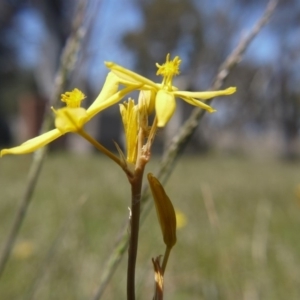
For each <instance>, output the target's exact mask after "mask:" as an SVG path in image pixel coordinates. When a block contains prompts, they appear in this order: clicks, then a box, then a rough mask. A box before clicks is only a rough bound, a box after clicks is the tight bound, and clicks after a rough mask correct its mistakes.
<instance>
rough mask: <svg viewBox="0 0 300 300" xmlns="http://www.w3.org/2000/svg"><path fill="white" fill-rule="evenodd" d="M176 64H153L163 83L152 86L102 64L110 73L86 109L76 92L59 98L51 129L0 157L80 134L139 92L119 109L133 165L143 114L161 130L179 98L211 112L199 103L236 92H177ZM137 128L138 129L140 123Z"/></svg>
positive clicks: (111, 64) (118, 69)
mask: <svg viewBox="0 0 300 300" xmlns="http://www.w3.org/2000/svg"><path fill="white" fill-rule="evenodd" d="M180 63H181V60H180V58H179V57H178V56H176V57H175V58H174V59H173V60H170V55H169V54H168V55H167V58H166V62H165V63H164V64H162V65H159V64H156V66H157V68H158V70H157V73H156V75H161V76H162V77H163V80H162V82H161V83H155V82H153V81H151V80H149V79H147V78H145V77H143V76H141V75H139V74H137V73H135V72H133V71H130V70H128V69H126V68H123V67H121V66H119V65H117V64H115V63H113V62H106V63H105V64H106V66H107V67H108V68H109V69H110V72H109V73H108V75H107V77H106V81H105V83H104V85H103V88H102V90H101V92H100V93H99V95H98V97H97V98H96V99H95V101H94V102H93V103H92V105H91V106H90V107H89V108H87V109H85V108H83V107H81V102H82V100H84V98H85V95H84V94H83V93H82V92H81V91H80V90H78V89H76V88H75V89H74V90H73V91H71V92H66V93H64V94H62V95H61V101H62V102H64V103H66V107H64V108H60V109H54V108H53V107H52V110H53V112H54V115H55V127H56V128H55V129H53V130H50V131H48V132H46V133H44V134H42V135H40V136H38V137H35V138H33V139H30V140H28V141H27V142H25V143H23V144H21V145H20V146H18V147H14V148H10V149H3V150H2V151H1V153H0V155H1V156H3V155H6V154H25V153H30V152H33V151H35V150H37V149H38V148H40V147H43V146H45V145H47V144H48V143H50V142H52V141H53V140H55V139H57V138H59V137H60V136H62V135H64V134H66V133H69V132H73V133H79V134H80V133H81V132H82V131H83V126H84V125H85V124H86V123H87V122H88V121H89V120H90V119H91V118H93V117H94V116H95V115H96V114H98V113H99V112H101V111H102V110H104V109H106V108H108V107H110V106H112V105H114V104H116V103H118V102H119V101H120V100H121V99H122V98H124V97H125V96H126V95H127V94H128V93H130V92H132V91H134V90H139V91H140V98H139V103H138V104H137V105H135V104H134V101H133V100H129V101H128V103H124V104H121V105H120V112H121V116H122V121H123V124H124V129H125V137H126V146H127V161H128V162H130V163H134V162H135V160H136V156H137V148H136V145H137V133H138V126H139V122H140V121H141V118H145V112H146V114H147V116H148V115H150V114H151V113H152V112H153V111H154V110H155V114H156V120H157V123H156V125H157V127H164V126H165V125H166V124H167V123H168V121H169V120H170V118H171V117H172V115H173V114H174V111H175V109H176V101H175V99H176V98H180V99H182V100H184V101H185V102H187V103H189V104H191V105H193V106H197V107H200V108H202V109H205V110H207V111H208V112H214V111H215V110H214V109H213V108H212V107H211V106H209V105H207V104H205V103H203V102H202V101H200V100H207V99H211V98H214V97H216V96H223V95H230V94H232V93H234V92H235V91H236V88H234V87H230V88H227V89H225V90H220V91H206V92H189V91H180V90H178V88H177V87H175V86H173V77H174V76H176V75H178V74H179V73H180V70H179V67H180ZM120 85H123V86H125V88H123V89H119V87H120ZM140 99H142V100H140ZM142 112H143V113H142ZM140 125H141V126H142V123H141V124H140Z"/></svg>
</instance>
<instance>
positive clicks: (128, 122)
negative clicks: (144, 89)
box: [120, 99, 138, 164]
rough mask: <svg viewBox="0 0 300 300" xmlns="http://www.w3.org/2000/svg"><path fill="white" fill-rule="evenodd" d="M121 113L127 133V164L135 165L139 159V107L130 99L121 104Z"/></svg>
mask: <svg viewBox="0 0 300 300" xmlns="http://www.w3.org/2000/svg"><path fill="white" fill-rule="evenodd" d="M120 113H121V117H122V122H123V125H124V131H125V139H126V150H127V162H129V163H133V164H134V163H135V162H136V157H137V136H138V106H137V105H134V100H132V99H129V100H128V102H124V103H123V104H120Z"/></svg>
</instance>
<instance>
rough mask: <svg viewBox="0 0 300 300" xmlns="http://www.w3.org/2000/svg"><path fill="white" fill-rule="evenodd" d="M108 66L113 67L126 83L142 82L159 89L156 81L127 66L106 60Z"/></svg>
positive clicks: (113, 70)
mask: <svg viewBox="0 0 300 300" xmlns="http://www.w3.org/2000/svg"><path fill="white" fill-rule="evenodd" d="M105 65H106V67H107V68H109V69H111V70H112V72H114V73H115V74H116V75H117V76H118V77H119V78H120V80H121V82H122V81H123V82H122V83H123V84H125V85H129V84H142V85H146V86H148V88H150V87H151V88H152V89H154V90H158V88H157V85H156V83H155V82H153V81H151V80H149V79H147V78H146V77H143V76H141V75H139V74H137V73H135V72H132V71H130V70H128V69H126V68H123V67H121V66H119V65H117V64H115V63H113V62H105Z"/></svg>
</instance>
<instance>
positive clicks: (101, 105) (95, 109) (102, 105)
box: [86, 86, 136, 120]
mask: <svg viewBox="0 0 300 300" xmlns="http://www.w3.org/2000/svg"><path fill="white" fill-rule="evenodd" d="M135 89H136V86H134V87H133V86H130V87H127V88H125V89H123V90H121V91H118V92H116V93H115V94H113V95H112V96H110V97H109V98H108V99H106V100H104V101H103V102H98V103H97V105H93V104H92V105H91V106H90V107H89V108H88V109H87V110H86V111H87V114H88V120H90V119H91V118H92V117H94V116H95V115H96V114H97V113H99V112H101V111H102V110H104V109H106V108H108V107H110V106H112V105H114V104H116V103H118V102H119V101H120V100H121V99H122V98H124V97H125V96H126V95H127V94H128V93H130V92H132V91H134V90H135Z"/></svg>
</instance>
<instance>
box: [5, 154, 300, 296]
mask: <svg viewBox="0 0 300 300" xmlns="http://www.w3.org/2000/svg"><path fill="white" fill-rule="evenodd" d="M0 163H1V164H0V184H1V202H0V222H1V226H0V243H1V244H3V242H4V240H5V237H6V233H7V231H8V229H9V228H10V225H11V223H12V220H13V217H14V213H15V211H16V209H17V207H18V202H19V199H20V197H21V195H22V191H23V189H24V187H25V185H26V173H27V171H28V167H29V164H30V156H22V157H9V156H7V157H5V158H3V159H1V162H0ZM152 167H153V168H150V167H148V169H149V171H150V169H151V172H154V169H155V163H152ZM299 167H300V165H299V164H298V165H297V164H295V163H294V164H288V163H284V162H282V161H274V160H271V159H269V160H259V161H257V160H254V159H246V158H241V157H240V158H228V157H214V156H202V157H201V156H199V157H188V158H185V159H183V160H182V161H181V162H180V163H179V164H178V166H177V168H176V169H175V171H174V173H173V175H172V176H171V178H170V180H169V182H168V184H167V185H166V186H165V189H166V191H167V193H168V194H169V196H170V198H171V199H172V201H173V204H174V206H175V208H176V209H179V210H180V211H181V212H183V213H184V214H185V215H186V217H187V224H186V226H185V227H184V228H182V229H180V230H179V231H178V243H177V245H176V246H175V247H174V249H173V252H172V253H171V257H170V261H169V265H168V267H167V270H166V278H165V282H166V286H165V294H166V296H165V299H173V300H179V299H230V300H231V299H300V289H299V286H300V268H299V267H300V237H299V234H298V232H299V228H300V199H298V200H297V198H296V195H295V189H296V186H297V184H299V183H300V175H299V170H300V168H299ZM203 193H204V194H203ZM129 195H130V192H129V186H128V185H127V181H126V178H125V176H124V175H123V174H122V172H120V170H119V169H118V167H117V166H115V165H114V164H113V163H112V162H110V161H108V160H107V159H104V158H103V157H102V156H75V155H67V154H61V155H50V156H49V157H48V159H47V161H46V163H45V165H44V167H43V171H42V174H41V177H40V179H39V182H38V186H37V189H36V191H35V193H34V198H33V201H32V203H31V205H30V208H29V211H28V215H27V217H26V219H25V222H24V224H23V227H22V230H21V233H20V236H19V238H18V241H17V245H16V248H15V251H14V253H13V255H12V257H11V259H10V261H9V263H8V265H7V269H6V272H5V273H4V275H3V278H2V281H0V294H1V297H0V298H1V299H2V298H3V299H29V298H28V297H29V295H34V297H33V298H30V299H43V300H48V299H49V300H50V299H55V300H57V299H91V298H92V295H93V293H94V292H95V290H96V289H97V286H98V283H99V280H100V277H101V274H102V271H103V267H104V265H105V261H106V259H107V257H108V255H109V253H110V252H111V251H112V249H113V246H114V243H115V242H116V240H117V238H118V236H119V234H120V233H121V232H122V230H123V229H124V227H125V226H126V218H127V216H128V206H129ZM140 237H141V238H140V246H139V257H138V267H137V278H138V296H139V299H151V296H152V291H153V271H152V265H151V258H152V257H155V256H158V255H159V254H162V253H163V251H164V244H163V242H162V238H161V233H160V229H159V226H158V223H157V218H156V215H155V213H154V211H152V212H151V213H150V215H149V216H148V218H147V220H146V222H145V223H144V225H143V226H142V228H141V231H140ZM125 276H126V259H123V261H122V263H121V266H120V268H119V269H118V270H117V273H116V275H115V276H114V278H113V280H112V282H111V283H110V285H109V286H108V288H107V290H106V293H105V295H104V299H125V285H126V277H125ZM251 295H252V296H251ZM22 297H23V298H22ZM247 297H249V298H247ZM251 297H252V298H251ZM253 297H254V298H253ZM255 297H256V298H255Z"/></svg>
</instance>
